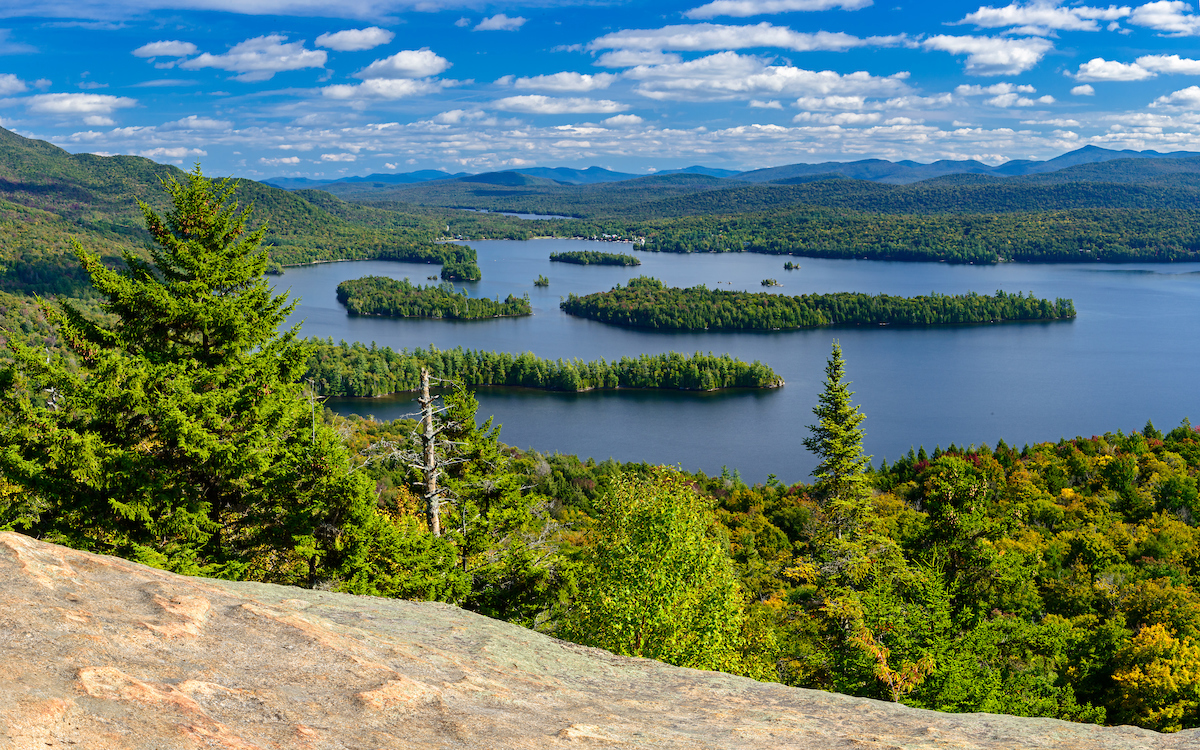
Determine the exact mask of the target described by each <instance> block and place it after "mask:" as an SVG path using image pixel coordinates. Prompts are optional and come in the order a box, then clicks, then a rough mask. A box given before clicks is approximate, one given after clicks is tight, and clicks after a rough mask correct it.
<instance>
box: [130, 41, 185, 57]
mask: <svg viewBox="0 0 1200 750" xmlns="http://www.w3.org/2000/svg"><path fill="white" fill-rule="evenodd" d="M197 51H198V50H197V49H196V45H194V44H192V43H191V42H181V41H178V40H174V39H172V40H168V41H162V42H150V43H149V44H143V45H142V46H141V47H138V48H137V49H135V50H134V51H133V54H134V56H135V57H187V56H188V55H194V54H196V52H197Z"/></svg>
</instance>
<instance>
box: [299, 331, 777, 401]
mask: <svg viewBox="0 0 1200 750" xmlns="http://www.w3.org/2000/svg"><path fill="white" fill-rule="evenodd" d="M310 344H311V345H312V354H311V355H310V356H309V360H308V370H307V372H306V373H305V375H304V378H305V380H306V381H307V380H312V381H313V382H314V383H315V386H316V388H317V390H318V392H320V393H321V394H322V395H325V396H384V395H387V394H389V393H397V392H401V391H413V390H416V389H417V388H418V387H419V386H420V381H421V370H422V368H424V369H427V370H429V372H430V374H432V375H433V376H434V377H436V378H442V379H444V380H447V381H454V382H456V383H461V384H463V385H467V386H490V385H508V386H521V387H523V388H542V389H545V390H552V391H589V390H593V389H613V388H663V389H671V390H685V391H712V390H717V389H721V388H778V387H780V386H782V385H783V378H781V377H779V376H778V375H776V374H775V373H774V372H773V371H772V370H771V368H770V367H768V366H767V365H764V364H762V363H760V362H757V361H756V362H750V363H747V362H743V361H741V360H738V359H734V358H733V357H730V356H729V355H727V354H725V355H721V356H714V355H713V354H711V353H710V354H701V353H700V352H696V353H695V354H693V355H686V354H678V353H675V352H671V353H669V354H657V355H650V354H643V355H641V356H639V357H622V358H621V359H619V360H613V361H612V362H607V361H605V360H604V359H597V360H593V361H591V362H585V361H583V360H580V359H573V360H562V359H543V358H541V357H538V356H536V355H534V354H532V353H530V352H526V353H524V354H509V353H507V352H485V351H477V350H473V349H463V348H462V347H455V348H454V349H442V350H440V349H436V348H434V347H432V346H431V347H430V348H429V349H420V348H418V349H414V350H412V351H411V352H410V351H409V350H407V349H402V350H401V351H399V352H397V351H395V350H393V349H391V348H389V347H382V348H381V347H377V346H374V345H372V346H370V347H368V346H366V345H364V344H361V343H357V342H356V343H354V344H347V343H346V342H344V341H343V342H341V343H340V344H334V343H333V341H332V340H325V341H321V340H319V339H318V340H314V341H310Z"/></svg>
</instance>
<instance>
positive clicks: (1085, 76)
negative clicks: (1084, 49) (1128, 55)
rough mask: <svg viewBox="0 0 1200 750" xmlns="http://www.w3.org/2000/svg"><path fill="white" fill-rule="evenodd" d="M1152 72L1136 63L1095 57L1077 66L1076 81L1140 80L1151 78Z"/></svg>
mask: <svg viewBox="0 0 1200 750" xmlns="http://www.w3.org/2000/svg"><path fill="white" fill-rule="evenodd" d="M1153 77H1154V73H1153V72H1151V71H1149V70H1146V69H1145V68H1143V67H1142V66H1140V65H1138V64H1137V63H1123V62H1117V61H1115V60H1105V59H1104V58H1103V57H1095V58H1092V59H1091V60H1088V61H1087V62H1085V63H1083V64H1082V65H1080V66H1079V70H1078V71H1077V72H1076V73H1075V75H1074V78H1075V80H1077V81H1141V80H1144V79H1146V78H1153Z"/></svg>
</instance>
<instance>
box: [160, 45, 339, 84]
mask: <svg viewBox="0 0 1200 750" xmlns="http://www.w3.org/2000/svg"><path fill="white" fill-rule="evenodd" d="M326 59H328V53H326V52H323V51H321V50H310V49H305V48H304V41H303V40H301V41H299V42H287V37H286V36H281V35H279V34H268V35H267V36H256V37H254V38H253V39H247V40H246V41H244V42H239V43H238V44H235V45H234V46H233V47H232V48H230V50H229V51H228V52H226V53H224V54H222V55H213V54H210V53H208V52H205V53H204V54H202V55H200V56H199V57H195V58H192V59H191V60H185V61H184V62H182V63H180V64H179V67H181V68H184V69H186V70H199V69H200V68H217V69H219V70H228V71H231V72H234V73H237V74H238V75H236V76H234V78H235V79H237V80H239V81H266V80H269V79H270V78H272V77H273V76H274V75H275V74H276V73H280V72H283V71H286V70H301V69H303V68H321V67H324V66H325V60H326Z"/></svg>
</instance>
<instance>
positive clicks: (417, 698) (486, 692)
mask: <svg viewBox="0 0 1200 750" xmlns="http://www.w3.org/2000/svg"><path fill="white" fill-rule="evenodd" d="M68 747H69V748H88V749H89V750H92V749H95V750H109V749H110V748H111V749H114V750H115V749H117V748H120V749H121V750H126V749H127V750H151V749H154V750H167V749H168V748H169V749H171V750H174V749H175V748H224V749H227V750H257V749H259V748H262V749H264V750H265V749H267V748H313V749H324V748H330V749H333V748H338V749H342V748H347V749H349V748H354V749H355V750H358V749H359V748H362V749H364V750H368V749H369V750H375V749H380V750H385V749H386V750H401V749H406V748H421V749H422V750H426V749H437V748H481V749H482V748H570V747H614V748H620V747H629V748H643V747H644V748H697V749H698V748H706V749H707V748H713V749H714V750H715V749H718V748H719V749H721V750H732V749H736V748H756V749H757V748H772V749H774V748H795V749H797V750H799V749H804V750H833V749H838V748H855V749H856V750H866V749H872V750H892V749H898V748H903V749H905V750H908V749H910V748H911V749H913V750H916V749H917V748H920V749H922V750H924V749H929V750H933V749H934V748H938V749H944V748H966V749H980V750H983V749H987V750H991V749H997V750H998V749H1000V748H1006V749H1007V748H1012V749H1014V750H1016V749H1018V748H1020V749H1021V750H1025V749H1026V748H1064V749H1066V748H1070V749H1076V748H1077V749H1079V750H1095V749H1098V748H1102V749H1109V748H1111V749H1112V750H1126V749H1128V750H1133V749H1134V748H1136V749H1138V750H1183V749H1184V748H1200V731H1197V730H1191V731H1187V732H1180V733H1178V734H1174V735H1160V734H1156V733H1154V732H1149V731H1145V730H1141V729H1135V728H1130V727H1109V728H1104V727H1096V726H1089V725H1083V724H1071V723H1068V722H1062V721H1056V720H1052V719H1019V718H1013V717H1006V716H995V715H990V714H940V713H936V712H933V711H922V710H917V709H910V708H906V707H904V706H899V705H896V704H892V703H884V702H879V701H871V700H864V699H860V698H851V697H846V696H841V695H835V694H830V693H823V692H820V691H814V690H801V689H796V688H788V687H783V686H780V685H773V684H765V683H759V682H754V681H752V680H747V679H742V678H738V677H731V676H729V675H723V674H718V673H713V672H700V671H696V670H689V669H680V668H677V667H671V666H668V665H665V664H659V663H657V662H653V661H647V660H643V659H629V658H624V657H618V656H613V655H612V654H609V653H607V652H604V651H600V650H597V649H591V648H585V647H582V646H577V645H574V644H570V643H565V642H562V641H558V640H555V639H553V638H548V637H546V636H543V635H540V634H538V633H535V632H532V631H528V630H524V629H522V628H519V627H516V626H514V625H509V624H507V623H503V622H499V621H496V620H491V619H489V618H486V617H482V616H479V615H475V614H472V613H470V612H465V611H463V610H460V609H457V608H455V607H451V606H447V605H442V604H435V603H426V602H408V601H397V600H390V599H376V598H371V597H359V596H350V595H345V594H333V593H329V592H323V591H310V590H307V589H295V588H288V587H284V586H272V585H267V584H254V583H233V582H226V581H215V580H210V579H201V578H188V577H184V576H178V575H174V574H171V573H165V572H163V571H160V570H155V569H153V568H147V567H144V566H141V565H138V564H136V563H131V562H129V561H127V560H121V559H118V558H112V557H104V556H100V555H93V554H88V553H84V552H79V551H76V550H70V549H66V548H63V547H58V546H54V545H50V544H46V543H43V542H39V541H36V540H34V539H31V538H29V537H26V536H22V535H20V534H13V533H0V748H3V749H5V750H8V749H9V748H12V749H13V750H33V749H34V748H37V750H45V749H46V748H68Z"/></svg>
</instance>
